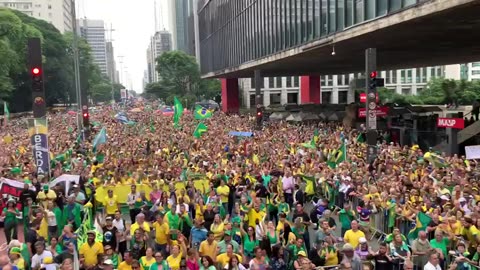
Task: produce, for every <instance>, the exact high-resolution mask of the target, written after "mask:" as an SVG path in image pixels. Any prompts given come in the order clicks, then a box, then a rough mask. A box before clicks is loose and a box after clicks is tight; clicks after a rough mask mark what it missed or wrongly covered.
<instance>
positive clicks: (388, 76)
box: [385, 70, 392, 84]
mask: <svg viewBox="0 0 480 270" xmlns="http://www.w3.org/2000/svg"><path fill="white" fill-rule="evenodd" d="M391 75H392V71H391V70H387V71H385V84H391V83H392V76H391Z"/></svg>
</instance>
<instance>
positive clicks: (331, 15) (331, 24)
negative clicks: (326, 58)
mask: <svg viewBox="0 0 480 270" xmlns="http://www.w3.org/2000/svg"><path fill="white" fill-rule="evenodd" d="M336 2H337V1H336V0H330V1H329V3H328V31H329V33H333V32H335V30H336V25H335V20H336V18H337V17H336V14H335V9H336V6H335V5H336Z"/></svg>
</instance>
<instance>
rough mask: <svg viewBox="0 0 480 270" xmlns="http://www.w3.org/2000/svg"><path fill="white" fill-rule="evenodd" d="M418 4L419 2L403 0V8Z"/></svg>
mask: <svg viewBox="0 0 480 270" xmlns="http://www.w3.org/2000/svg"><path fill="white" fill-rule="evenodd" d="M416 3H417V0H403V7H408V6H411V5H415V4H416Z"/></svg>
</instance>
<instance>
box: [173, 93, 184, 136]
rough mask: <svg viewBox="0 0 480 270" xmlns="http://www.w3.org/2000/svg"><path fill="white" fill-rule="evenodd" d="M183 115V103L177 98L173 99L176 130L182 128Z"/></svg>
mask: <svg viewBox="0 0 480 270" xmlns="http://www.w3.org/2000/svg"><path fill="white" fill-rule="evenodd" d="M182 115H183V106H182V103H181V102H180V101H179V100H178V98H177V97H174V98H173V123H174V126H175V128H179V127H180V118H181V117H182Z"/></svg>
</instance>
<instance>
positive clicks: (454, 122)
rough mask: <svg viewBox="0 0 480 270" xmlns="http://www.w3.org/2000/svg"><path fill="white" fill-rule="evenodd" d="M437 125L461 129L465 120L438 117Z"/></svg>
mask: <svg viewBox="0 0 480 270" xmlns="http://www.w3.org/2000/svg"><path fill="white" fill-rule="evenodd" d="M437 127H442V128H455V129H463V128H465V120H463V118H443V117H439V118H438V119H437Z"/></svg>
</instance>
